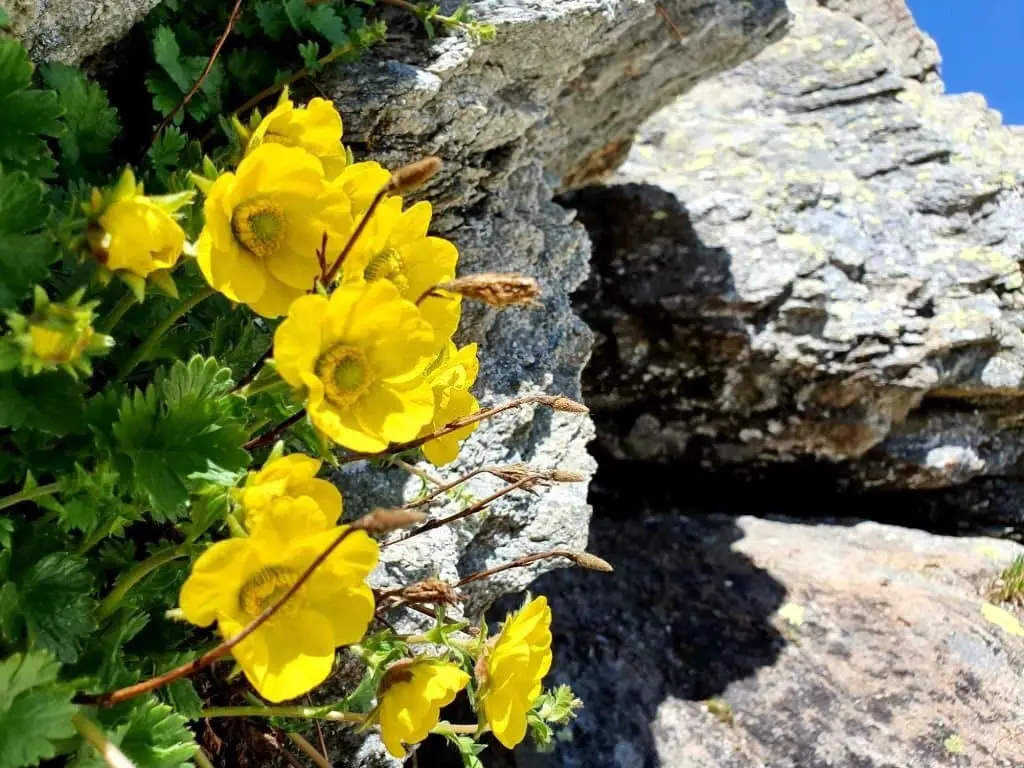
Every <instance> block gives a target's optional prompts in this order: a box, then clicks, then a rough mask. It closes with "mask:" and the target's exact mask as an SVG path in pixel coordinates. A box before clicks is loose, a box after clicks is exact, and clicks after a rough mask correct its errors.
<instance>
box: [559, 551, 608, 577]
mask: <svg viewBox="0 0 1024 768" xmlns="http://www.w3.org/2000/svg"><path fill="white" fill-rule="evenodd" d="M568 557H569V559H570V560H572V561H573V562H574V563H576V565H578V566H579V567H580V568H586V569H587V570H590V571H601V573H611V572H612V571H614V570H615V569H614V568H612V564H611V563H609V562H608V561H607V560H602V559H601V558H600V557H598V556H597V555H592V554H590V553H589V552H573V553H572V554H571V555H568Z"/></svg>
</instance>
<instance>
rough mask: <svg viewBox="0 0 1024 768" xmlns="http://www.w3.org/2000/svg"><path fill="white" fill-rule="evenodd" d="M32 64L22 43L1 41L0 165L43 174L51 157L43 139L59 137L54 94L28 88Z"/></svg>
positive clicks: (55, 95)
mask: <svg viewBox="0 0 1024 768" xmlns="http://www.w3.org/2000/svg"><path fill="white" fill-rule="evenodd" d="M31 82H32V63H31V62H30V61H29V58H28V54H27V53H25V49H24V48H23V47H22V45H21V43H19V42H18V41H16V40H13V39H10V38H7V39H2V40H0V165H3V167H4V168H5V169H7V170H25V171H29V172H30V173H33V174H37V175H46V174H49V173H50V172H51V171H52V170H53V158H52V157H51V156H50V151H49V149H48V148H47V146H46V142H45V140H44V139H43V137H44V136H54V137H56V136H60V135H61V132H62V130H63V126H62V125H61V122H60V120H59V118H60V115H61V106H60V103H59V101H58V98H57V94H55V93H53V92H52V91H41V90H38V89H35V88H31V87H30V85H31Z"/></svg>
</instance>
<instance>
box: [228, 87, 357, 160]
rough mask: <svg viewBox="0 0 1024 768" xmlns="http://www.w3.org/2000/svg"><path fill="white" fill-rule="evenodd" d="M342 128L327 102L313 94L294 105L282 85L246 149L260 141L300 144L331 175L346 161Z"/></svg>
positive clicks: (290, 145)
mask: <svg viewBox="0 0 1024 768" xmlns="http://www.w3.org/2000/svg"><path fill="white" fill-rule="evenodd" d="M342 131H343V126H342V122H341V115H339V114H338V110H336V109H335V108H334V105H333V104H331V102H329V101H327V100H326V99H321V98H316V99H313V100H312V101H310V102H309V103H308V104H306V106H304V107H296V106H295V105H294V104H293V103H292V100H291V99H290V98H288V90H287V89H285V90H284V91H283V92H282V94H281V98H280V99H279V100H278V102H277V106H276V107H274V110H273V111H272V112H271V113H270V114H269V115H267V116H266V117H265V118H263V120H261V121H260V124H259V125H258V126H257V127H256V130H254V131H253V132H252V136H251V137H250V138H249V145H248V148H247V151H248V152H252V151H253V150H255V149H256V148H257V147H259V146H261V145H263V144H283V145H284V146H286V147H301V148H302V149H304V150H306V151H307V152H309V153H310V154H312V155H314V156H315V157H316V158H317V159H319V160H320V162H321V163H322V164H323V167H324V173H325V174H326V176H327V178H328V179H333V178H335V177H336V176H337V175H338V174H339V173H341V172H342V171H343V170H345V166H347V165H348V155H347V153H346V152H345V147H344V146H343V145H342V143H341V135H342Z"/></svg>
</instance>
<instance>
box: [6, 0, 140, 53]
mask: <svg viewBox="0 0 1024 768" xmlns="http://www.w3.org/2000/svg"><path fill="white" fill-rule="evenodd" d="M159 3H160V0H10V2H5V3H4V6H3V7H4V10H6V11H7V13H8V15H9V16H10V18H11V31H12V32H13V33H14V34H15V35H16V36H17V37H18V38H20V39H21V40H22V41H23V42H24V43H25V47H26V48H28V51H29V54H30V55H31V56H32V58H33V60H35V61H62V62H65V63H68V64H74V63H77V62H79V61H81V60H82V59H84V58H85V57H86V56H88V55H90V54H93V53H96V52H97V51H98V50H99V49H100V48H102V47H103V46H104V45H106V44H107V43H110V42H113V41H114V40H117V39H118V38H120V37H121V36H122V35H123V34H124V33H125V32H127V31H128V30H129V29H130V28H131V26H132V25H133V24H135V22H137V21H139V20H140V19H141V18H142V17H143V16H145V15H146V14H147V13H149V11H151V10H152V9H153V8H155V7H156V6H157V5H158V4H159Z"/></svg>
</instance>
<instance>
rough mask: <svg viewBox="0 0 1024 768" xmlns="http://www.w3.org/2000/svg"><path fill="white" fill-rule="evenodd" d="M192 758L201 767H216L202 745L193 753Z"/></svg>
mask: <svg viewBox="0 0 1024 768" xmlns="http://www.w3.org/2000/svg"><path fill="white" fill-rule="evenodd" d="M192 759H193V760H194V761H195V763H196V765H197V766H198V767H199V768H214V765H213V761H212V760H210V758H209V757H208V756H207V754H206V752H205V750H204V749H203V748H202V747H200V748H199V750H198V751H197V752H196V753H195V754H194V755H192Z"/></svg>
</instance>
